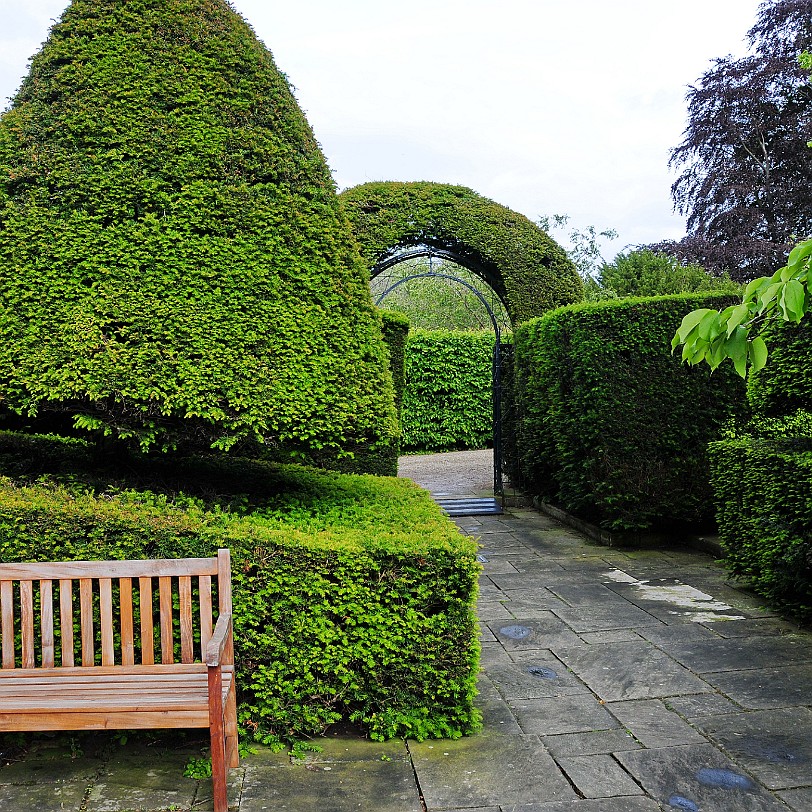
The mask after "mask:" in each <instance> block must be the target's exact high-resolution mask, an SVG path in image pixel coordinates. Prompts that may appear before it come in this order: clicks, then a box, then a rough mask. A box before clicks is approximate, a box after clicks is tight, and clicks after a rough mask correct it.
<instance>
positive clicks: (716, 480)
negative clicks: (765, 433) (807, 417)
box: [709, 437, 812, 621]
mask: <svg viewBox="0 0 812 812" xmlns="http://www.w3.org/2000/svg"><path fill="white" fill-rule="evenodd" d="M709 457H710V464H711V482H712V484H713V490H714V493H715V496H716V508H717V518H718V523H719V533H720V536H721V539H722V543H723V545H724V550H725V556H726V557H725V564H726V566H727V567H728V569H729V571H730V572H731V573H732V574H733V575H735V576H736V577H738V578H741V579H744V580H746V581H747V582H748V583H749V584H750V585H751V586H752V587H753V588H754V589H755V590H756V591H757V592H758V593H759V594H761V595H763V596H764V597H765V598H767V599H768V600H769V601H770V602H771V603H772V604H773V605H775V606H777V607H780V608H781V609H783V610H785V611H788V612H790V613H793V614H795V615H797V616H799V617H800V618H802V619H804V620H807V621H808V620H810V619H812V439H810V438H809V437H807V438H804V439H783V440H778V439H775V438H773V439H770V440H766V439H756V438H752V437H742V438H738V439H736V440H725V441H720V442H714V443H711V444H710V447H709Z"/></svg>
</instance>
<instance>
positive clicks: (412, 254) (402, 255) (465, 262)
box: [369, 238, 509, 312]
mask: <svg viewBox="0 0 812 812" xmlns="http://www.w3.org/2000/svg"><path fill="white" fill-rule="evenodd" d="M401 248H405V250H400V249H401ZM421 257H426V258H427V259H430V260H431V259H434V258H435V257H436V258H437V259H445V260H448V261H449V262H454V263H455V264H457V265H460V266H462V267H463V268H466V269H467V270H469V271H471V273H473V274H475V275H476V276H478V277H479V278H480V279H481V280H482V281H483V282H484V283H485V284H486V285H487V286H488V287H489V288H490V289H491V290H492V291H493V292H494V293H495V294H496V296H497V297H498V298H499V301H500V302H502V304H503V305H504V306H505V310H507V297H506V296H505V286H504V284H503V282H502V277H501V275H500V274H499V273H498V271H495V270H494V269H492V268H489V267H488V266H487V265H486V264H485V263H484V262H482V261H480V260H479V259H477V258H476V257H473V256H471V255H470V254H468V253H463V252H462V251H455V250H454V249H453V248H449V247H443V248H441V247H438V246H436V245H432V244H431V242H430V239H429V238H423V239H422V240H421V242H420V243H418V244H415V245H413V246H411V247H405V246H402V245H401V246H400V248H399V249H397V250H396V253H390V254H387V255H386V256H385V257H382V258H381V259H379V260H378V261H377V262H376V263H375V264H374V265H373V266H372V269H371V270H370V272H369V276H370V279H374V278H375V277H376V276H380V275H381V274H382V273H383V272H384V271H386V270H388V269H389V268H392V267H394V266H395V265H400V263H401V262H405V261H406V260H409V259H420V258H421ZM453 281H455V282H462V280H461V279H458V278H457V277H453ZM463 284H464V283H463ZM466 287H468V288H470V289H471V290H474V292H477V291H476V290H475V289H474V288H471V286H470V285H466ZM480 298H482V297H481V296H480ZM486 307H488V305H487V304H486ZM488 309H489V310H490V307H488ZM508 312H509V311H508Z"/></svg>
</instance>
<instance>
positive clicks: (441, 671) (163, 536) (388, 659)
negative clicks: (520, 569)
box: [0, 434, 479, 738]
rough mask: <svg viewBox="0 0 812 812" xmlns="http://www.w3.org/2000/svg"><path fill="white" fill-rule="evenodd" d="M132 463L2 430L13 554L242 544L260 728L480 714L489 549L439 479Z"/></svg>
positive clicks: (6, 523)
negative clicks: (481, 604) (479, 597)
mask: <svg viewBox="0 0 812 812" xmlns="http://www.w3.org/2000/svg"><path fill="white" fill-rule="evenodd" d="M21 452H27V453H21ZM130 462H131V464H130V465H128V466H127V469H128V474H127V476H126V477H122V476H121V475H120V474H118V475H117V476H111V474H110V470H109V469H108V468H107V467H106V466H105V463H104V461H103V460H102V461H96V460H94V457H93V453H92V451H91V449H90V448H88V447H87V446H83V445H82V444H80V443H73V444H66V443H57V442H55V441H53V440H48V439H47V438H29V437H21V436H19V435H17V436H14V435H8V434H0V475H3V474H5V475H6V477H5V478H0V559H1V560H4V561H24V560H29V561H30V560H65V559H68V560H69V559H108V558H113V559H115V558H144V557H149V558H152V557H177V556H204V555H211V554H213V551H214V550H216V549H217V548H218V547H223V546H224V547H229V548H230V549H231V552H232V556H233V577H234V618H235V630H236V636H237V647H238V652H237V655H238V665H237V668H238V686H239V689H240V718H241V720H242V721H243V722H244V723H245V724H246V725H247V726H248V727H249V728H252V729H254V730H256V732H257V735H259V736H268V735H275V736H279V737H281V738H290V737H301V736H307V735H312V734H314V733H318V732H320V731H322V730H323V728H324V727H325V726H327V725H330V724H332V723H335V722H337V721H339V720H340V719H349V720H352V721H354V722H358V723H361V724H363V725H364V726H365V727H366V728H367V729H368V731H369V733H370V735H371V736H373V737H375V738H389V737H393V736H409V737H417V738H426V737H436V736H449V737H456V736H459V735H462V734H465V733H470V732H472V731H473V730H475V729H476V728H477V726H478V714H477V711H476V710H475V709H474V707H473V697H474V692H475V691H474V685H475V680H476V675H477V659H478V643H477V635H476V624H475V618H474V616H473V602H474V600H475V597H476V589H477V576H478V569H479V567H478V565H477V563H476V558H475V555H476V545H475V544H474V542H473V541H471V540H470V539H467V538H465V537H463V536H462V535H460V533H459V532H458V531H457V529H456V527H455V526H454V524H453V523H452V522H451V521H450V520H449V519H447V518H445V517H444V516H443V515H442V514H441V513H440V511H439V508H437V507H436V505H434V503H433V502H432V501H431V500H430V498H429V496H428V494H427V493H425V492H424V491H422V490H420V489H419V488H417V486H415V485H414V484H413V483H411V482H409V481H408V480H398V479H383V478H379V477H371V476H348V475H341V474H336V473H332V472H326V471H319V470H315V469H306V468H302V467H299V466H278V465H271V464H268V463H261V462H256V461H251V460H241V459H236V458H222V457H220V458H213V457H209V458H195V459H185V460H172V461H170V460H161V461H160V462H159V463H157V464H154V463H153V462H152V461H151V460H145V459H144V458H138V457H133V458H132V460H131V461H130ZM115 470H116V471H119V472H120V471H121V470H122V466H121V464H120V461H119V463H118V465H117V466H116V469H115ZM9 475H10V476H9ZM181 489H182V490H181Z"/></svg>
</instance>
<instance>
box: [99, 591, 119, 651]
mask: <svg viewBox="0 0 812 812" xmlns="http://www.w3.org/2000/svg"><path fill="white" fill-rule="evenodd" d="M99 614H100V619H101V646H102V665H112V664H113V663H114V662H115V655H114V652H113V582H112V581H111V580H110V579H109V578H99Z"/></svg>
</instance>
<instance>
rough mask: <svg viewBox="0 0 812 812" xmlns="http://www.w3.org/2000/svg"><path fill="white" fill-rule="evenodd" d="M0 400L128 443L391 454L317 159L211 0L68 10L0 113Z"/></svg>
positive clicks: (357, 295)
mask: <svg viewBox="0 0 812 812" xmlns="http://www.w3.org/2000/svg"><path fill="white" fill-rule="evenodd" d="M0 404H2V405H3V406H4V407H6V408H8V409H11V410H13V411H16V412H18V413H21V414H29V415H32V414H36V413H38V412H39V413H42V412H44V411H48V410H53V411H55V412H57V413H66V414H70V415H77V416H78V417H77V424H78V425H79V426H81V427H85V428H90V429H94V430H101V431H102V432H104V433H106V434H111V435H113V436H114V437H118V438H125V439H126V438H132V439H134V440H137V441H138V442H139V443H140V444H141V446H142V447H143V446H149V445H151V444H152V443H154V442H158V443H164V444H167V443H168V444H173V443H176V442H178V441H179V440H180V441H185V440H193V441H194V442H195V443H197V444H198V445H200V444H201V443H204V444H207V445H208V444H211V445H214V446H215V447H221V448H228V447H230V446H231V445H232V444H233V443H234V442H235V441H236V440H238V439H240V438H243V437H247V438H253V439H255V440H256V439H258V440H260V441H261V442H263V443H266V444H269V445H271V446H274V445H277V446H278V445H289V446H293V447H302V448H304V449H321V450H324V449H334V450H336V451H339V450H340V449H343V448H354V447H356V446H357V445H358V444H362V445H363V444H367V445H370V444H371V445H372V446H373V447H374V446H376V445H378V446H381V445H382V446H387V445H388V444H390V442H391V441H392V440H393V439H394V438H395V437H396V435H397V421H396V415H395V409H394V402H393V393H392V382H391V375H390V373H389V370H388V365H387V360H386V350H385V348H384V344H383V341H382V338H381V334H380V327H379V321H378V318H377V316H376V313H375V311H374V308H373V307H372V304H371V300H370V296H369V292H368V289H367V278H366V271H365V268H364V265H363V262H362V260H361V258H360V257H359V256H358V253H357V249H356V247H355V243H354V240H353V237H352V233H351V231H350V228H349V226H348V224H347V221H346V218H345V217H344V215H343V213H342V211H341V208H340V205H339V203H338V200H337V197H336V194H335V189H334V184H333V181H332V179H331V176H330V172H329V169H328V167H327V165H326V162H325V159H324V157H323V155H322V153H321V151H320V149H319V147H318V144H317V143H316V141H315V139H314V137H313V134H312V132H311V130H310V128H309V126H308V123H307V121H306V120H305V117H304V115H303V113H302V111H301V110H300V108H299V107H298V105H297V103H296V101H295V99H294V98H293V95H292V94H291V91H290V88H289V86H288V83H287V81H286V79H285V78H284V76H283V75H282V74H280V73H279V71H278V70H277V69H276V67H275V65H274V62H273V59H272V57H271V54H270V53H269V52H268V50H267V49H266V48H265V47H264V46H263V45H262V44H261V43H260V42H259V41H258V40H257V38H256V37H255V35H254V34H253V32H252V30H251V29H250V27H249V26H248V25H247V24H246V23H245V21H244V20H243V19H242V18H241V17H240V16H239V15H238V14H237V13H235V12H234V11H233V9H232V8H231V6H230V5H229V4H228V2H226V0H126V2H125V1H124V0H74V2H73V3H71V5H70V6H69V7H68V9H67V10H66V11H65V13H64V15H63V16H62V18H61V20H60V21H59V22H58V23H57V24H56V25H55V26H54V27H53V29H52V30H51V33H50V36H49V38H48V40H47V42H46V43H45V44H44V46H43V48H42V50H41V51H40V52H39V53H38V54H36V55H35V56H34V58H33V60H32V63H31V69H30V73H29V75H28V76H27V77H26V78H25V79H24V81H23V83H22V86H21V88H20V90H19V92H18V93H17V95H16V97H15V98H14V99H13V101H12V106H11V108H10V109H9V110H8V111H7V112H6V113H5V114H4V115H3V116H2V119H0Z"/></svg>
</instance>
